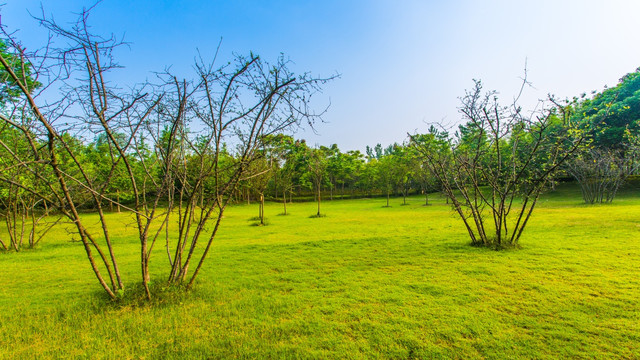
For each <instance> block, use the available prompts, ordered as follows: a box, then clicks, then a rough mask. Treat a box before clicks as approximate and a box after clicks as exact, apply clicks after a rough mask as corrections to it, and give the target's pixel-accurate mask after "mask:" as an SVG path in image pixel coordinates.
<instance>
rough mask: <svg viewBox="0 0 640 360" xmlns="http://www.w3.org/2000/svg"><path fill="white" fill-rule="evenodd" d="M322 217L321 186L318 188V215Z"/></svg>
mask: <svg viewBox="0 0 640 360" xmlns="http://www.w3.org/2000/svg"><path fill="white" fill-rule="evenodd" d="M317 216H320V186H318V214H317Z"/></svg>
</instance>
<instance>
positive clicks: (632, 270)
mask: <svg viewBox="0 0 640 360" xmlns="http://www.w3.org/2000/svg"><path fill="white" fill-rule="evenodd" d="M401 201H402V199H398V198H395V199H392V200H391V205H392V207H390V208H385V207H383V206H382V205H384V202H385V200H384V199H382V198H377V199H359V200H344V201H327V202H324V203H323V210H324V212H325V213H326V214H327V216H326V217H322V218H310V217H309V216H310V215H313V214H314V211H315V206H316V205H315V204H314V203H312V202H310V203H294V204H290V205H288V211H289V212H290V215H287V216H281V215H278V214H279V213H280V212H281V204H277V203H267V206H266V209H265V214H266V216H267V221H268V225H267V226H264V227H261V226H255V220H252V218H253V217H254V216H256V215H257V204H252V205H236V206H233V207H231V208H230V209H229V210H228V212H227V213H226V215H225V218H224V219H223V224H222V229H221V232H220V234H219V237H218V238H217V239H216V241H215V245H214V248H213V251H212V253H211V254H210V256H209V258H208V259H207V263H206V265H205V267H204V269H203V273H202V275H201V277H199V278H198V281H197V283H196V286H195V288H194V289H193V290H192V291H191V292H189V293H187V294H184V293H183V292H181V291H176V290H163V283H164V278H163V277H166V273H165V272H162V271H160V269H161V268H162V267H164V266H166V264H164V263H162V262H166V261H167V259H166V253H165V249H163V248H162V246H160V245H156V246H157V247H156V249H154V258H153V259H152V262H151V275H152V277H151V279H152V285H151V286H152V288H153V289H154V295H155V298H154V299H153V300H152V301H151V302H146V301H143V300H141V299H142V294H141V293H140V291H139V290H138V288H139V284H136V283H127V284H125V285H126V289H127V292H126V293H125V295H124V298H123V299H121V300H120V301H119V302H115V303H114V302H111V301H110V300H108V298H107V297H106V295H105V294H104V293H103V292H102V291H101V289H100V288H99V286H98V285H97V283H96V281H95V277H94V275H93V273H92V272H91V269H90V267H89V264H88V262H87V260H86V255H85V254H84V251H83V249H82V246H81V245H80V243H79V242H72V241H71V239H72V238H73V235H71V234H70V233H66V232H65V231H63V230H59V229H57V228H55V229H54V231H55V232H54V231H52V232H51V233H50V234H49V236H48V238H46V239H45V240H44V241H43V242H42V243H41V245H40V246H39V247H38V248H37V249H35V250H25V251H22V252H20V253H15V252H9V253H0V269H1V275H0V358H2V359H35V358H61V357H64V358H74V357H77V358H92V359H100V358H105V359H125V358H174V359H185V358H315V359H317V358H352V359H370V358H397V359H410V358H460V359H469V358H571V357H573V358H639V357H640V303H639V302H638V299H640V276H639V275H640V240H639V239H640V198H638V197H637V196H633V194H631V193H629V192H627V193H624V194H621V195H620V197H619V198H617V199H616V200H615V202H614V203H613V204H610V205H595V206H586V205H582V204H581V203H580V200H579V194H578V193H577V192H575V191H574V190H573V189H566V188H565V189H563V190H561V191H559V192H556V193H551V194H547V195H545V196H543V198H542V199H541V200H540V203H539V206H538V208H537V209H536V211H535V212H534V214H533V216H532V219H531V222H530V224H529V226H528V228H527V229H526V230H525V234H524V235H523V237H522V240H521V248H520V249H517V250H504V251H494V250H490V249H487V248H482V247H473V246H470V245H469V239H468V236H467V234H466V233H465V232H464V228H463V227H462V226H461V222H460V220H459V219H458V218H456V217H454V215H453V214H452V212H451V209H450V206H449V205H446V204H445V203H444V200H443V199H442V198H438V197H434V198H433V199H432V204H433V205H431V206H423V198H421V197H412V198H410V199H409V205H407V206H402V205H401ZM85 216H86V217H87V218H88V219H90V217H91V216H94V215H85ZM109 216H110V221H111V222H113V223H117V224H118V227H114V228H113V231H112V233H113V235H114V239H115V242H116V252H117V255H118V256H119V257H120V259H122V260H121V261H120V263H121V264H122V268H121V271H122V272H123V273H124V276H123V278H125V279H139V278H140V276H139V271H140V270H139V267H138V266H135V264H137V262H136V259H138V258H139V253H138V250H137V249H139V244H138V243H137V241H136V238H135V237H131V238H127V237H123V236H122V235H121V234H122V233H124V231H125V230H126V231H128V232H129V233H132V232H134V231H135V230H134V229H133V228H130V229H127V227H128V226H132V225H131V222H132V219H131V218H130V216H129V215H128V214H126V213H120V214H117V213H112V214H109ZM88 223H89V224H91V223H92V222H91V221H89V222H88ZM93 223H95V221H94V222H93ZM118 232H121V234H118ZM154 264H155V265H154ZM154 266H156V267H154Z"/></svg>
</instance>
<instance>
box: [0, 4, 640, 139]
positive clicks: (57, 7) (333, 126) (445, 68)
mask: <svg viewBox="0 0 640 360" xmlns="http://www.w3.org/2000/svg"><path fill="white" fill-rule="evenodd" d="M92 3H93V2H90V1H81V0H68V1H43V2H42V6H43V7H44V10H45V13H46V14H47V15H49V14H53V15H54V17H55V18H56V19H57V20H58V21H59V22H65V21H69V20H71V19H73V18H74V15H73V14H72V12H77V11H79V10H80V9H82V7H83V6H90V5H91V4H92ZM27 10H29V11H31V12H32V13H38V12H39V11H40V1H31V0H9V1H8V3H6V5H4V7H3V8H2V9H1V10H0V14H1V16H2V19H1V20H2V24H3V25H5V26H7V27H8V28H9V29H14V30H15V29H19V30H20V31H19V32H18V34H17V36H18V37H19V38H20V39H22V41H23V42H24V43H25V44H26V45H27V46H31V47H36V46H38V44H39V43H41V42H42V41H43V40H44V39H45V33H44V32H43V31H42V30H41V29H39V28H38V27H37V26H36V24H35V22H34V21H32V20H31V18H30V16H29V14H28V12H27ZM638 14H640V1H634V0H629V1H615V0H609V1H606V2H604V1H590V0H583V1H577V0H576V1H568V0H564V1H563V0H556V1H515V0H514V1H498V0H494V1H491V0H487V1H408V0H396V1H355V0H354V1H333V0H325V1H284V0H282V1H182V2H179V1H166V0H165V1H161V0H158V1H131V0H129V1H120V0H104V1H102V2H101V3H100V4H99V5H98V6H97V7H96V8H95V10H94V11H93V15H92V17H91V20H92V24H93V26H94V30H95V31H96V32H99V33H106V34H108V33H115V34H117V35H124V38H125V40H127V41H129V42H130V43H131V47H130V49H121V50H120V52H119V53H118V54H117V56H118V59H119V62H120V63H121V64H122V65H124V66H125V69H123V70H121V73H120V74H117V75H115V76H116V78H117V80H119V81H123V82H127V81H128V82H132V81H143V80H145V79H146V78H150V77H152V75H151V71H160V70H162V69H164V68H165V67H166V66H171V67H172V69H173V70H174V71H176V72H178V73H179V74H182V75H184V76H190V75H191V74H192V72H191V69H192V67H191V66H192V63H193V60H194V57H195V56H196V49H199V50H200V52H201V53H202V54H203V55H204V56H205V57H207V56H212V55H213V53H214V51H215V48H216V47H217V45H218V42H219V40H220V38H222V46H221V54H222V55H223V56H225V57H230V56H231V54H232V53H234V52H235V53H242V54H246V53H248V52H249V51H253V52H254V53H257V54H260V55H261V56H262V57H263V58H265V59H275V58H276V57H277V56H278V55H279V54H280V53H284V54H285V55H286V56H288V57H289V58H291V60H293V61H294V62H295V65H294V66H295V69H296V70H297V71H311V72H312V73H314V74H317V75H331V74H333V73H336V72H338V73H340V74H341V78H340V79H338V80H336V81H334V82H333V83H331V84H329V85H327V86H326V87H325V91H324V93H323V94H322V96H321V97H320V98H318V99H317V101H318V107H319V108H320V107H321V106H322V105H324V104H328V103H329V102H331V107H330V109H329V112H328V113H327V114H326V116H325V121H326V123H324V124H318V125H317V126H316V131H317V133H318V134H314V133H313V132H312V131H310V130H308V129H307V130H302V131H299V132H298V133H297V134H296V137H301V138H306V139H307V140H308V142H310V143H311V144H322V145H329V144H332V143H337V144H338V145H339V146H340V148H341V149H342V150H350V149H359V150H363V149H364V147H365V146H366V145H375V144H376V143H382V144H383V145H386V144H390V143H393V142H402V141H404V140H405V138H406V134H407V132H414V131H424V130H425V129H426V128H427V127H428V125H427V123H429V122H438V121H443V120H444V122H446V123H449V124H454V123H456V122H457V121H459V119H460V116H459V114H458V112H457V110H456V107H457V105H458V97H459V96H461V95H463V94H464V90H465V89H467V88H470V87H471V86H472V84H473V83H472V79H474V78H477V79H481V80H483V81H484V83H485V86H486V88H488V89H489V88H490V89H496V90H498V91H499V92H500V93H501V96H502V98H503V99H504V100H505V101H509V100H510V99H512V97H513V95H514V94H515V93H516V92H517V90H518V87H519V83H520V80H519V78H520V77H521V76H522V75H523V68H524V64H525V59H526V61H527V64H528V65H527V66H528V78H529V80H530V81H531V82H532V83H533V86H534V88H531V89H528V91H527V93H526V96H525V98H524V104H525V105H526V106H530V107H531V106H533V105H534V104H535V102H536V100H537V99H540V98H544V97H545V96H546V95H547V94H548V93H554V94H557V95H559V96H560V97H566V96H574V95H579V94H580V93H582V92H587V93H589V92H590V91H591V90H601V89H602V88H603V86H604V85H610V86H611V85H615V84H616V82H617V80H618V79H619V78H620V77H622V76H623V75H624V74H626V73H628V72H631V71H634V70H635V69H636V68H637V67H638V66H640V47H639V46H637V44H638V43H639V39H638V37H639V36H640V22H639V21H637V15H638Z"/></svg>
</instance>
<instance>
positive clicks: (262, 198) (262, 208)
mask: <svg viewBox="0 0 640 360" xmlns="http://www.w3.org/2000/svg"><path fill="white" fill-rule="evenodd" d="M260 225H262V226H264V194H262V193H261V194H260Z"/></svg>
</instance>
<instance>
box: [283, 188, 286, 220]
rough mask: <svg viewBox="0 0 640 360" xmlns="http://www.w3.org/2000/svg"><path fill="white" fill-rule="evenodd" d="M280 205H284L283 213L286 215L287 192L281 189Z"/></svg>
mask: <svg viewBox="0 0 640 360" xmlns="http://www.w3.org/2000/svg"><path fill="white" fill-rule="evenodd" d="M282 205H283V206H284V215H287V192H286V191H284V190H283V191H282Z"/></svg>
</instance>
